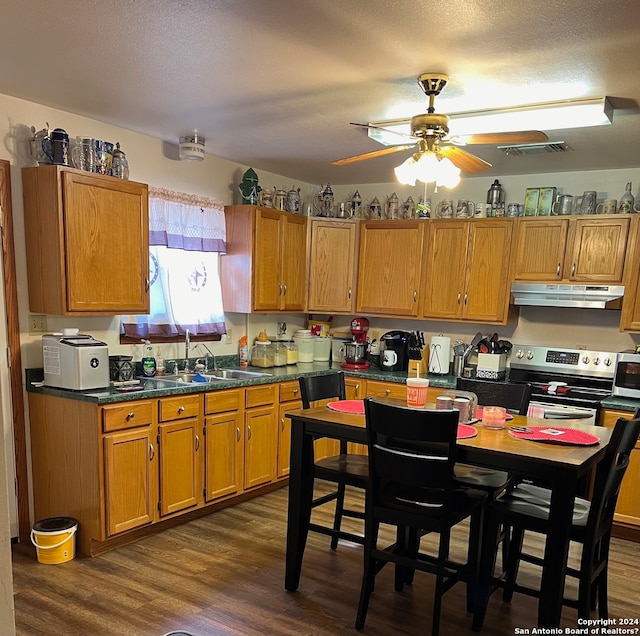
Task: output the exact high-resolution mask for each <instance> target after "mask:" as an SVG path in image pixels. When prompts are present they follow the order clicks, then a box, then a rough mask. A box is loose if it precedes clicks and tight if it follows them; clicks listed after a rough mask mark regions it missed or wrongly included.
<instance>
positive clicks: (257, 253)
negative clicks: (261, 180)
mask: <svg viewBox="0 0 640 636" xmlns="http://www.w3.org/2000/svg"><path fill="white" fill-rule="evenodd" d="M255 214H256V217H255V238H254V241H255V243H254V257H253V303H252V304H253V309H254V310H255V311H278V310H279V309H280V301H281V293H280V290H281V288H280V285H281V280H280V255H281V254H282V243H281V241H282V232H281V219H282V215H281V213H280V212H278V211H277V210H265V209H263V208H259V209H257V210H256V212H255Z"/></svg>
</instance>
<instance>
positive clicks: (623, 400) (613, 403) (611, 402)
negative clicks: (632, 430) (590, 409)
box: [601, 395, 640, 412]
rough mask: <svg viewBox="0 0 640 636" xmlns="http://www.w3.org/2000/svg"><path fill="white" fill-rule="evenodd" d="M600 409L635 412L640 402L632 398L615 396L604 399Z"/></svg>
mask: <svg viewBox="0 0 640 636" xmlns="http://www.w3.org/2000/svg"><path fill="white" fill-rule="evenodd" d="M601 404H602V408H605V409H615V410H617V411H631V412H633V411H635V410H636V409H637V408H638V407H639V406H640V400H634V399H633V398H628V397H618V396H617V395H612V396H611V397H608V398H605V399H604V400H602V402H601Z"/></svg>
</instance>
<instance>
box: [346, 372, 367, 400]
mask: <svg viewBox="0 0 640 636" xmlns="http://www.w3.org/2000/svg"><path fill="white" fill-rule="evenodd" d="M366 384H367V381H366V380H364V379H362V378H353V377H349V376H346V377H345V379H344V386H345V390H346V393H347V400H362V399H364V397H365V396H366Z"/></svg>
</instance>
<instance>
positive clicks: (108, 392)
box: [25, 362, 456, 404]
mask: <svg viewBox="0 0 640 636" xmlns="http://www.w3.org/2000/svg"><path fill="white" fill-rule="evenodd" d="M248 370H249V371H259V372H264V373H269V375H264V376H260V377H252V378H242V379H235V380H218V381H216V382H215V383H207V384H199V383H196V382H191V383H188V384H176V383H174V382H171V383H169V382H167V381H166V380H164V381H163V378H162V376H157V377H155V378H145V379H144V380H141V386H142V387H143V390H142V391H132V392H131V393H121V392H119V391H118V390H117V388H115V387H109V388H105V389H91V390H88V391H72V390H71V389H58V388H55V387H50V386H38V385H37V384H35V385H34V384H33V382H36V383H38V382H41V381H42V378H43V372H42V369H27V370H26V374H25V375H26V384H27V391H29V392H31V393H42V394H44V395H52V396H56V397H63V398H68V399H70V400H82V401H84V402H95V403H96V404H113V403H116V402H129V401H132V400H142V399H145V398H158V397H165V396H169V395H187V394H190V393H203V392H208V391H219V390H221V389H236V388H239V387H245V386H253V385H257V384H270V383H272V382H283V381H286V380H297V379H298V378H300V377H301V376H305V375H325V374H327V373H334V372H335V371H338V370H340V366H339V365H335V366H334V367H332V366H331V365H330V364H329V363H328V362H310V363H306V364H297V365H288V366H286V367H273V368H270V369H262V368H257V367H248ZM345 375H348V376H350V377H359V378H365V379H369V380H381V381H383V382H398V383H404V382H405V380H406V379H407V372H406V371H391V372H389V371H380V369H375V368H371V369H369V370H368V371H345ZM429 384H430V385H431V386H435V387H442V388H453V387H455V384H456V378H455V376H453V375H443V376H438V375H429Z"/></svg>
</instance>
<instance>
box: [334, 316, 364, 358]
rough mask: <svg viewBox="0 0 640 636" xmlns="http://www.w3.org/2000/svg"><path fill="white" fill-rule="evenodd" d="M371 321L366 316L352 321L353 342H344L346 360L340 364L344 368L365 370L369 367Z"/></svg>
mask: <svg viewBox="0 0 640 636" xmlns="http://www.w3.org/2000/svg"><path fill="white" fill-rule="evenodd" d="M368 331H369V321H368V320H367V319H366V318H362V317H358V318H354V319H353V320H352V321H351V337H352V338H353V341H352V342H346V343H345V344H344V360H345V361H344V362H343V363H342V364H341V365H340V366H341V367H342V368H343V369H348V370H350V371H357V370H364V369H368V368H369V366H370V365H369V362H368V360H367V352H368V350H369V340H368V338H367V332H368Z"/></svg>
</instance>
